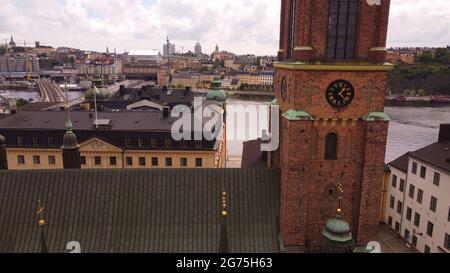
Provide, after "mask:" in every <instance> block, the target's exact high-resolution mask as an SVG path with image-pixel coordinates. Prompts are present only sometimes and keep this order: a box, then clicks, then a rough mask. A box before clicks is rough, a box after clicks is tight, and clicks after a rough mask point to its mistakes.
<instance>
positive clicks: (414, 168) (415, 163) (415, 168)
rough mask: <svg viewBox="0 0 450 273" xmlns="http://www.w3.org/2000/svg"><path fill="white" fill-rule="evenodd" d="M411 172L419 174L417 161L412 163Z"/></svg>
mask: <svg viewBox="0 0 450 273" xmlns="http://www.w3.org/2000/svg"><path fill="white" fill-rule="evenodd" d="M411 172H412V173H413V174H417V162H413V163H412V169H411Z"/></svg>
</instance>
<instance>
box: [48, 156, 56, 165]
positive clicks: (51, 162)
mask: <svg viewBox="0 0 450 273" xmlns="http://www.w3.org/2000/svg"><path fill="white" fill-rule="evenodd" d="M48 164H49V165H55V164H56V157H55V156H54V155H49V156H48Z"/></svg>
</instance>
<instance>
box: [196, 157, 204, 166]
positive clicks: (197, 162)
mask: <svg viewBox="0 0 450 273" xmlns="http://www.w3.org/2000/svg"><path fill="white" fill-rule="evenodd" d="M195 167H203V159H201V158H196V159H195Z"/></svg>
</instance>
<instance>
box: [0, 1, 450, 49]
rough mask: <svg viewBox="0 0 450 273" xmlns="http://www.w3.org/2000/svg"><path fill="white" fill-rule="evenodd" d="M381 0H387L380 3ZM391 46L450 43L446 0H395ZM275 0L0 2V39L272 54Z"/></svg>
mask: <svg viewBox="0 0 450 273" xmlns="http://www.w3.org/2000/svg"><path fill="white" fill-rule="evenodd" d="M382 1H384V0H382ZM391 2H392V5H391V19H390V28H389V42H388V46H446V45H450V0H392V1H391ZM279 6H280V0H0V38H1V39H2V40H1V42H2V43H4V39H5V38H8V39H9V37H10V35H13V36H14V38H15V40H16V42H18V43H20V44H23V42H24V41H26V42H27V43H28V44H30V43H34V41H41V44H44V45H51V46H54V47H57V46H70V47H75V48H80V49H87V50H98V51H105V50H106V47H107V46H109V49H110V50H111V51H113V50H114V48H117V52H123V51H124V50H125V49H126V50H131V49H159V50H162V43H163V42H164V41H165V37H166V35H168V36H169V37H170V39H171V41H173V43H174V44H176V46H177V50H178V51H181V50H182V49H181V46H184V52H186V51H188V50H193V48H194V45H195V43H196V42H200V43H201V44H202V46H203V51H204V52H207V53H210V52H212V51H213V49H214V46H215V45H216V44H219V46H220V49H223V50H228V51H232V52H236V53H256V54H261V55H262V54H269V55H275V54H276V52H277V50H278V38H279V37H278V36H279V16H280V11H279V9H280V7H279Z"/></svg>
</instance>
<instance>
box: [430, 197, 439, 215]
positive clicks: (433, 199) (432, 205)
mask: <svg viewBox="0 0 450 273" xmlns="http://www.w3.org/2000/svg"><path fill="white" fill-rule="evenodd" d="M437 202H438V200H437V199H436V197H434V196H431V202H430V210H431V211H432V212H436V209H437Z"/></svg>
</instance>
